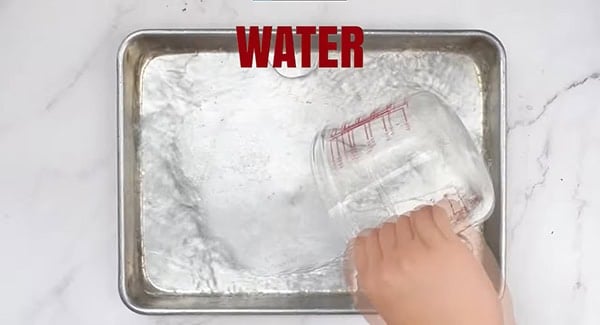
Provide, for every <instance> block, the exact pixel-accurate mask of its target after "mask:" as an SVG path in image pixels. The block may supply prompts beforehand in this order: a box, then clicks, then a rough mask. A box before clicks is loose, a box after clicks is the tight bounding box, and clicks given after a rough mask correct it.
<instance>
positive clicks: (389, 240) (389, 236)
mask: <svg viewBox="0 0 600 325" xmlns="http://www.w3.org/2000/svg"><path fill="white" fill-rule="evenodd" d="M394 246H396V225H394V224H393V223H389V222H386V223H384V224H383V226H382V227H381V229H379V247H380V248H381V253H382V256H385V255H386V253H389V252H390V251H391V250H393V249H394Z"/></svg>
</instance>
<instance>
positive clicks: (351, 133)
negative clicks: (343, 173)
mask: <svg viewBox="0 0 600 325" xmlns="http://www.w3.org/2000/svg"><path fill="white" fill-rule="evenodd" d="M407 107H408V104H407V103H406V102H401V103H397V104H390V105H387V106H385V107H383V108H381V109H376V110H374V111H373V112H372V113H371V114H369V115H368V116H365V117H359V118H357V119H356V121H354V122H353V123H350V124H348V123H344V124H343V125H342V126H341V127H340V128H338V129H333V130H332V131H331V133H330V134H329V149H330V153H331V159H332V162H333V163H334V164H335V165H337V166H338V167H342V166H343V159H348V155H350V159H357V158H358V153H359V152H358V149H357V147H356V137H358V136H362V133H364V142H366V144H367V147H368V149H367V152H370V151H371V150H372V148H373V147H374V146H375V138H374V136H373V128H377V127H381V128H383V130H384V131H385V133H386V134H388V135H392V134H393V133H394V124H393V123H392V115H393V114H394V113H396V112H400V113H401V114H402V120H403V124H404V128H405V129H406V130H407V131H408V130H410V124H409V123H408V118H407V115H406V108H407ZM379 123H381V124H379ZM360 128H362V131H359V129H360ZM355 131H359V132H360V133H359V134H356V135H355Z"/></svg>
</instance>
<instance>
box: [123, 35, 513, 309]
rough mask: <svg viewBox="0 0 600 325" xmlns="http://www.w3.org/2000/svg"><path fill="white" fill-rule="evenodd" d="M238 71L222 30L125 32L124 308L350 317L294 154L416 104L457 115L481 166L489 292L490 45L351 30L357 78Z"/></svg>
mask: <svg viewBox="0 0 600 325" xmlns="http://www.w3.org/2000/svg"><path fill="white" fill-rule="evenodd" d="M315 50H316V49H315ZM238 60H239V58H238V53H237V43H236V36H235V31H234V30H147V31H139V32H136V33H133V34H132V35H130V36H129V37H127V39H125V41H124V42H123V44H122V46H121V49H120V51H119V58H118V78H119V103H118V114H119V119H118V120H119V125H118V132H119V155H118V156H119V258H120V272H119V290H120V293H121V297H122V298H123V301H124V302H125V303H126V305H128V306H129V307H130V308H131V309H133V310H134V311H137V312H140V313H156V314H160V313H354V312H355V310H354V309H353V307H352V300H351V298H350V293H349V292H348V288H347V286H346V284H345V283H344V280H343V278H344V277H343V270H342V263H341V261H340V258H339V257H340V253H341V252H343V249H344V247H343V241H342V240H340V238H339V237H338V236H337V235H336V229H332V228H331V225H330V224H328V222H327V217H326V216H325V215H324V213H323V209H322V208H321V206H320V203H319V202H320V201H319V198H318V194H317V192H316V189H315V187H314V184H313V183H312V179H311V174H310V160H309V159H310V158H309V149H310V145H311V142H312V140H313V137H314V135H315V134H316V132H317V130H319V129H320V128H321V127H323V126H324V125H325V124H327V123H330V122H335V121H342V120H345V119H346V118H347V117H348V116H354V115H356V114H360V113H364V112H367V111H370V110H372V109H373V108H374V107H377V106H379V105H381V104H384V103H386V102H388V101H389V100H391V99H393V98H394V97H397V96H399V95H402V94H410V93H411V92H415V91H419V90H428V91H431V92H434V93H436V94H437V95H438V96H440V97H442V98H444V99H445V100H446V101H447V102H448V103H449V104H450V105H451V106H452V107H454V108H455V109H456V110H457V113H458V115H459V116H460V117H461V119H462V120H463V123H464V124H465V125H466V126H467V128H468V130H469V131H470V133H471V136H472V137H473V139H474V141H475V142H476V144H477V145H478V147H479V148H480V149H481V151H482V153H483V155H484V157H485V159H486V161H487V164H488V167H489V169H490V172H491V174H492V178H493V181H494V185H495V190H496V196H497V197H496V207H495V211H494V213H493V216H492V217H491V218H490V219H489V220H488V221H487V222H486V224H485V225H484V228H485V229H484V234H485V241H486V242H487V243H488V244H489V246H490V248H491V249H492V251H493V253H494V255H495V256H496V258H497V259H498V261H499V264H500V269H499V270H500V272H499V273H500V276H499V277H498V279H503V278H504V273H505V271H504V267H505V263H504V262H505V261H504V260H505V257H504V255H505V254H504V240H505V239H504V238H505V222H504V220H505V158H504V155H505V151H504V150H505V125H504V124H505V114H506V112H505V55H504V50H503V47H502V45H501V43H500V42H499V41H498V40H497V39H496V38H495V37H493V36H492V35H490V34H489V33H486V32H482V31H365V42H364V67H363V68H362V69H308V70H304V71H296V70H293V69H292V70H285V69H280V70H274V69H273V68H262V69H241V68H240V66H239V61H238ZM313 62H314V60H313ZM471 236H472V237H474V238H476V237H479V234H478V233H474V234H472V235H471ZM474 242H477V239H475V240H474ZM477 245H479V246H481V244H477ZM479 246H478V247H475V249H478V250H481V247H479ZM498 281H500V280H498ZM500 287H501V286H500Z"/></svg>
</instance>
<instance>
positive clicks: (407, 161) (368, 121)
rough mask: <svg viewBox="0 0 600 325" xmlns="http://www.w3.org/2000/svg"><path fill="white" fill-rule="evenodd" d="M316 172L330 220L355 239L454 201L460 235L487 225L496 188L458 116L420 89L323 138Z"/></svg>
mask: <svg viewBox="0 0 600 325" xmlns="http://www.w3.org/2000/svg"><path fill="white" fill-rule="evenodd" d="M312 172H313V176H314V179H315V182H316V184H317V187H318V189H319V192H320V195H321V198H322V200H323V202H324V203H325V206H326V208H327V210H328V215H329V216H330V217H331V218H333V219H334V222H335V223H336V224H337V226H338V227H340V228H341V230H342V231H343V232H344V233H345V235H346V236H348V238H351V237H353V236H355V235H357V234H358V233H359V232H360V231H362V230H364V229H368V228H373V227H377V226H378V225H380V224H381V223H383V222H385V221H388V220H390V219H391V218H394V217H398V216H401V215H402V214H405V213H406V212H409V211H411V210H413V209H415V208H416V207H418V206H422V205H430V204H434V203H436V202H438V201H440V200H444V199H445V200H446V201H447V202H454V204H453V206H452V212H453V215H452V216H451V218H452V220H451V221H452V223H453V225H454V230H455V231H456V232H460V231H462V230H464V229H466V228H467V227H469V226H472V225H476V224H479V223H481V222H483V221H484V220H486V219H487V218H488V217H489V216H490V214H491V212H492V210H493V207H494V190H493V185H492V181H491V178H490V175H489V173H488V170H487V168H486V166H485V164H484V162H483V159H482V157H481V155H480V153H479V151H478V150H477V148H476V146H475V144H474V143H473V140H472V139H471V137H470V135H469V133H468V131H467V130H466V128H465V126H464V125H463V124H462V122H461V120H460V118H459V117H458V116H457V115H456V113H455V112H454V111H453V110H452V109H451V108H450V107H448V105H446V104H445V103H444V102H443V101H442V100H441V99H440V98H439V97H437V96H436V95H434V94H432V93H430V92H425V91H422V92H418V93H415V94H413V95H411V96H409V97H407V98H405V99H401V100H396V101H395V102H393V103H391V104H389V105H387V106H385V107H380V108H378V109H375V110H374V111H372V112H371V113H369V114H366V115H363V116H360V117H357V118H355V119H351V120H348V121H346V122H344V123H341V124H340V125H336V126H327V127H325V128H324V129H322V130H321V131H320V132H319V133H318V134H317V135H316V137H315V140H314V143H313V147H312Z"/></svg>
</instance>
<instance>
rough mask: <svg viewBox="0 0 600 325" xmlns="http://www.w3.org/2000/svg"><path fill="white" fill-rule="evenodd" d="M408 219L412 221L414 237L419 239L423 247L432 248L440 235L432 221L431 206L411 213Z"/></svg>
mask: <svg viewBox="0 0 600 325" xmlns="http://www.w3.org/2000/svg"><path fill="white" fill-rule="evenodd" d="M410 218H411V219H412V220H413V225H414V228H413V231H414V232H415V235H416V236H415V237H417V238H419V239H420V240H421V241H422V242H423V243H424V244H425V245H427V246H432V245H433V244H435V243H436V241H438V240H439V239H440V238H441V236H442V234H441V232H440V230H439V229H438V228H437V226H436V225H435V222H434V221H433V214H432V213H431V206H426V207H423V208H421V209H419V210H417V211H415V212H413V213H411V215H410Z"/></svg>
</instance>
